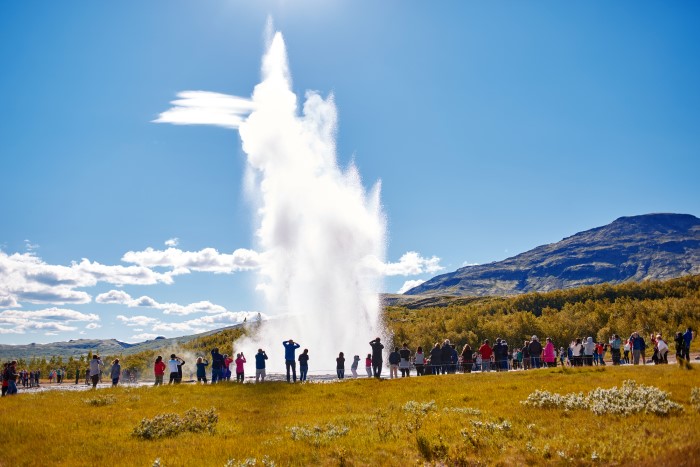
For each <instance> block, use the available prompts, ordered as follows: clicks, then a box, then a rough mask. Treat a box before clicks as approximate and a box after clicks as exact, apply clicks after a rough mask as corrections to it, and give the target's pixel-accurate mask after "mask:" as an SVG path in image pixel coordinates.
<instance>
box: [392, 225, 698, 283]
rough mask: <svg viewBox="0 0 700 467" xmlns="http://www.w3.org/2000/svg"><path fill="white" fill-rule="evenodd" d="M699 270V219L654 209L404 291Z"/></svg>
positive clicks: (622, 278)
mask: <svg viewBox="0 0 700 467" xmlns="http://www.w3.org/2000/svg"><path fill="white" fill-rule="evenodd" d="M698 273H700V219H698V218H697V217H695V216H693V215H690V214H673V213H654V214H644V215H639V216H624V217H620V218H618V219H616V220H614V221H613V222H611V223H610V224H607V225H604V226H600V227H594V228H592V229H589V230H585V231H583V232H578V233H576V234H574V235H571V236H569V237H565V238H563V239H562V240H560V241H559V242H555V243H550V244H546V245H540V246H538V247H535V248H533V249H531V250H529V251H526V252H523V253H520V254H518V255H516V256H513V257H510V258H506V259H504V260H502V261H494V262H492V263H488V264H483V265H475V266H466V267H463V268H459V269H457V270H456V271H453V272H450V273H446V274H441V275H438V276H436V277H433V278H432V279H430V280H428V281H426V282H424V283H423V284H420V285H419V286H417V287H414V288H412V289H410V290H408V291H406V292H405V293H404V295H424V296H430V295H457V296H465V295H476V296H485V295H497V296H498V295H516V294H522V293H527V292H547V291H550V290H557V289H567V288H572V287H578V286H582V285H595V284H602V283H612V284H619V283H622V282H626V281H637V282H639V281H643V280H649V279H670V278H674V277H680V276H682V275H687V274H698Z"/></svg>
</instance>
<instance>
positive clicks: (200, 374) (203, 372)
mask: <svg viewBox="0 0 700 467" xmlns="http://www.w3.org/2000/svg"><path fill="white" fill-rule="evenodd" d="M207 366H209V360H204V359H203V358H202V357H197V383H199V382H200V381H204V384H207Z"/></svg>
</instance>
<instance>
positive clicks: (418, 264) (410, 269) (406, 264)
mask: <svg viewBox="0 0 700 467" xmlns="http://www.w3.org/2000/svg"><path fill="white" fill-rule="evenodd" d="M368 264H369V267H373V268H376V269H377V270H378V271H379V272H380V273H381V274H383V275H385V276H415V275H418V274H424V273H429V274H432V273H435V272H437V271H440V270H442V269H444V268H443V267H442V266H440V258H438V257H437V256H432V257H430V258H423V257H422V256H421V255H420V254H418V253H417V252H415V251H409V252H407V253H404V254H403V256H401V258H399V262H398V263H381V262H379V261H378V260H376V258H372V259H369V260H368Z"/></svg>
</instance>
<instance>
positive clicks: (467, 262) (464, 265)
mask: <svg viewBox="0 0 700 467" xmlns="http://www.w3.org/2000/svg"><path fill="white" fill-rule="evenodd" d="M478 265H479V263H470V262H469V261H465V262H463V263H462V266H461V267H463V268H466V267H467V266H478Z"/></svg>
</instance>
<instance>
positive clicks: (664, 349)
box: [656, 334, 668, 364]
mask: <svg viewBox="0 0 700 467" xmlns="http://www.w3.org/2000/svg"><path fill="white" fill-rule="evenodd" d="M656 347H657V349H658V351H659V355H658V362H659V363H661V364H666V363H668V344H667V343H666V341H665V340H664V339H663V337H661V334H657V336H656Z"/></svg>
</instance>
